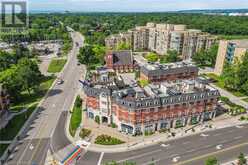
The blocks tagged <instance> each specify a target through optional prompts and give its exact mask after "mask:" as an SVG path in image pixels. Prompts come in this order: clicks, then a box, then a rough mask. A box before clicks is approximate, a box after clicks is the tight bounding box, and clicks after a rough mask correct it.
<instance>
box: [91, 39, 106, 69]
mask: <svg viewBox="0 0 248 165" xmlns="http://www.w3.org/2000/svg"><path fill="white" fill-rule="evenodd" d="M93 52H94V54H95V56H96V58H97V60H98V61H99V62H101V63H102V64H103V63H104V57H105V54H106V47H105V46H101V45H99V44H95V45H94V46H93Z"/></svg>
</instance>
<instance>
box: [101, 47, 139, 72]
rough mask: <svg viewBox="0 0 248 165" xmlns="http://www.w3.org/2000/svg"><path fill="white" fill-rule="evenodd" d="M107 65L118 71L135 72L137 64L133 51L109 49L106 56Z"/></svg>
mask: <svg viewBox="0 0 248 165" xmlns="http://www.w3.org/2000/svg"><path fill="white" fill-rule="evenodd" d="M105 61H106V67H107V68H109V69H113V70H114V71H117V72H133V70H134V68H135V65H134V59H133V54H132V51H130V50H122V51H109V52H108V53H107V55H106V57H105Z"/></svg>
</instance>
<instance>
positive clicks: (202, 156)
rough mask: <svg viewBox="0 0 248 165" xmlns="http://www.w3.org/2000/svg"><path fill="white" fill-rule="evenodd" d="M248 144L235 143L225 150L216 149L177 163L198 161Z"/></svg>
mask: <svg viewBox="0 0 248 165" xmlns="http://www.w3.org/2000/svg"><path fill="white" fill-rule="evenodd" d="M246 145H248V142H246V143H242V144H238V145H235V146H232V147H229V148H226V149H223V150H219V151H215V152H212V153H208V154H205V155H201V156H196V157H194V158H192V159H188V160H185V161H183V162H180V163H177V165H184V164H186V163H190V162H193V161H197V160H201V159H204V158H208V157H210V156H216V154H220V153H223V152H226V151H230V150H233V149H237V148H239V147H243V146H246Z"/></svg>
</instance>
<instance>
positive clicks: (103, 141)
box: [95, 135, 125, 145]
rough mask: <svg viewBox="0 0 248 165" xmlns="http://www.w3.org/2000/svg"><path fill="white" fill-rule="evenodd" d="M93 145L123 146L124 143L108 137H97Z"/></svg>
mask: <svg viewBox="0 0 248 165" xmlns="http://www.w3.org/2000/svg"><path fill="white" fill-rule="evenodd" d="M95 143H96V144H101V145H117V144H123V143H125V142H124V141H122V140H120V139H117V138H114V137H111V136H109V135H99V136H97V138H96V139H95Z"/></svg>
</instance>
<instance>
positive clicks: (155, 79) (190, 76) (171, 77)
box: [140, 72, 198, 83]
mask: <svg viewBox="0 0 248 165" xmlns="http://www.w3.org/2000/svg"><path fill="white" fill-rule="evenodd" d="M197 75H198V73H197V72H185V73H180V74H173V75H164V76H150V77H148V76H147V75H145V74H143V73H140V79H143V80H148V81H149V82H152V83H156V82H157V83H160V82H163V81H175V80H183V79H194V78H196V77H197Z"/></svg>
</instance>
